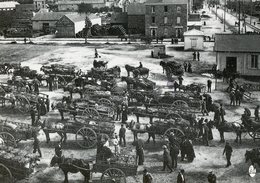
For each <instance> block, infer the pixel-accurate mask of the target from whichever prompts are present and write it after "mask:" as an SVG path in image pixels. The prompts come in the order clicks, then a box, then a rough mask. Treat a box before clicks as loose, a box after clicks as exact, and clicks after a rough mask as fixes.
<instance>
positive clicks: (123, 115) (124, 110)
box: [122, 104, 128, 123]
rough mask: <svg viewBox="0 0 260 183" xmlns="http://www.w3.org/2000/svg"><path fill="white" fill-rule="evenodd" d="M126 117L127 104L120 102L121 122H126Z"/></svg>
mask: <svg viewBox="0 0 260 183" xmlns="http://www.w3.org/2000/svg"><path fill="white" fill-rule="evenodd" d="M127 119H128V117H127V105H125V104H122V123H126V121H127Z"/></svg>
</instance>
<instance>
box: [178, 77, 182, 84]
mask: <svg viewBox="0 0 260 183" xmlns="http://www.w3.org/2000/svg"><path fill="white" fill-rule="evenodd" d="M178 80H179V85H182V81H183V77H182V76H179V77H178Z"/></svg>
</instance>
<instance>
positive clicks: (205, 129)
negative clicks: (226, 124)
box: [203, 121, 209, 146]
mask: <svg viewBox="0 0 260 183" xmlns="http://www.w3.org/2000/svg"><path fill="white" fill-rule="evenodd" d="M203 144H204V145H206V146H209V128H208V126H207V123H206V122H205V121H204V122H203Z"/></svg>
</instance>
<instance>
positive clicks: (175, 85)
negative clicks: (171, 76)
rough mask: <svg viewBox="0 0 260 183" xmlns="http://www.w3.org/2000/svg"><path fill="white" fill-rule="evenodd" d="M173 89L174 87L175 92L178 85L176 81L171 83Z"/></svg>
mask: <svg viewBox="0 0 260 183" xmlns="http://www.w3.org/2000/svg"><path fill="white" fill-rule="evenodd" d="M173 87H174V91H175V92H176V91H177V88H178V87H179V85H178V83H177V82H176V81H174V83H173Z"/></svg>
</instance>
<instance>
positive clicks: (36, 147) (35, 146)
mask: <svg viewBox="0 0 260 183" xmlns="http://www.w3.org/2000/svg"><path fill="white" fill-rule="evenodd" d="M36 151H38V153H39V155H40V158H41V157H42V152H41V149H40V141H39V139H38V138H37V135H35V137H34V142H33V153H36Z"/></svg>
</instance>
